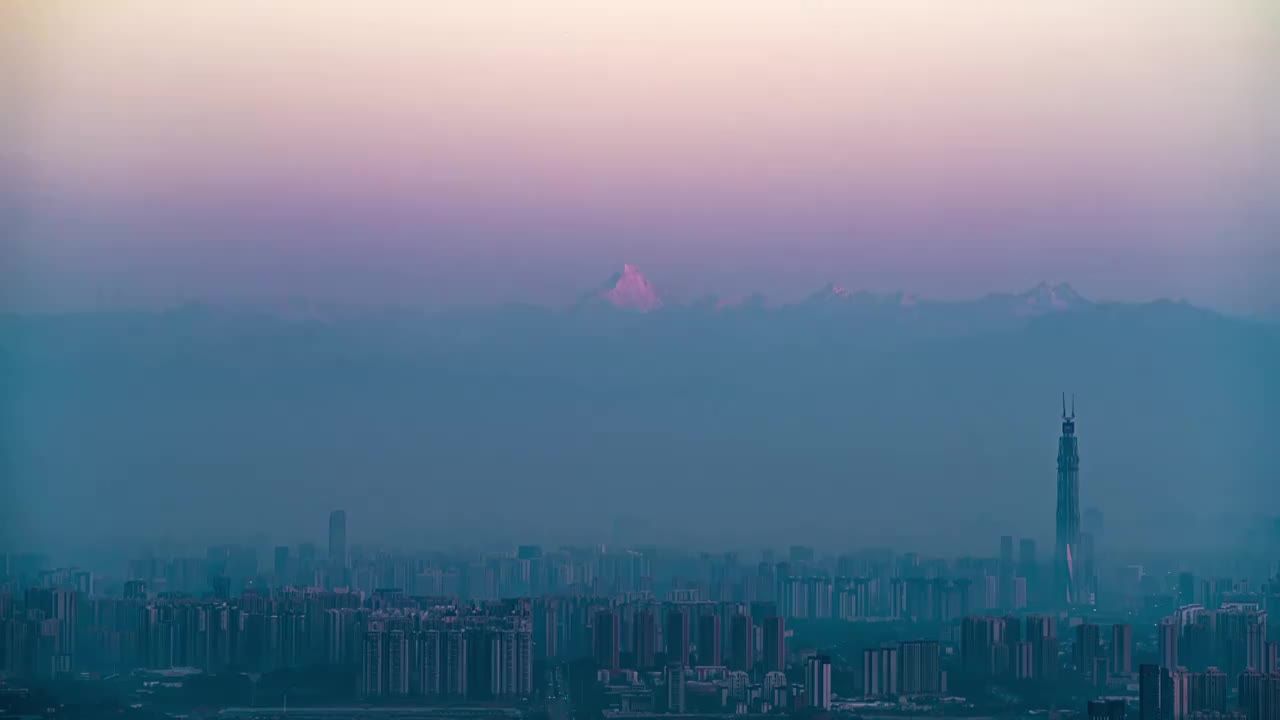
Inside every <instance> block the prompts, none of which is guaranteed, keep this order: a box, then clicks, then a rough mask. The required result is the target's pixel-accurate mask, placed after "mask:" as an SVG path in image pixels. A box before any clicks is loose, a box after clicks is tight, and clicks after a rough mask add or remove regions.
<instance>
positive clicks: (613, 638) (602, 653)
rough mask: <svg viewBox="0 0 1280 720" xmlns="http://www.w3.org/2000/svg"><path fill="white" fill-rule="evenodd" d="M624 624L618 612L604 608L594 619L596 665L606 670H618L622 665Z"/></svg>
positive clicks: (593, 640)
mask: <svg viewBox="0 0 1280 720" xmlns="http://www.w3.org/2000/svg"><path fill="white" fill-rule="evenodd" d="M621 628H622V625H621V622H620V619H619V618H618V613H616V612H613V611H612V610H602V611H600V612H598V613H596V615H595V618H594V619H593V620H592V632H593V638H592V649H593V652H592V655H593V656H594V658H595V661H596V667H598V668H601V669H604V670H617V669H618V668H619V667H620V663H619V656H620V653H621V648H622V644H621V635H622V630H621Z"/></svg>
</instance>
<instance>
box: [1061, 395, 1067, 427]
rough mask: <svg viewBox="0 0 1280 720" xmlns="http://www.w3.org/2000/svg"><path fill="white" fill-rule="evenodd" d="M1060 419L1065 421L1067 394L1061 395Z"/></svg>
mask: <svg viewBox="0 0 1280 720" xmlns="http://www.w3.org/2000/svg"><path fill="white" fill-rule="evenodd" d="M1062 419H1063V420H1066V419H1067V394H1066V393H1065V392H1064V393H1062Z"/></svg>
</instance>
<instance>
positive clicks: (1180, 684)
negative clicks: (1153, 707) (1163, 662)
mask: <svg viewBox="0 0 1280 720" xmlns="http://www.w3.org/2000/svg"><path fill="white" fill-rule="evenodd" d="M1160 673H1161V674H1160V718H1161V720H1184V719H1185V718H1186V716H1187V710H1188V706H1189V705H1190V704H1191V677H1190V674H1189V673H1188V672H1187V671H1186V669H1185V668H1176V669H1174V670H1169V669H1168V668H1161V669H1160Z"/></svg>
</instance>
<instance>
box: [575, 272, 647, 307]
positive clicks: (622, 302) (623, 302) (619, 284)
mask: <svg viewBox="0 0 1280 720" xmlns="http://www.w3.org/2000/svg"><path fill="white" fill-rule="evenodd" d="M586 300H587V301H588V302H591V301H595V302H604V303H606V304H608V305H609V306H610V307H614V308H617V309H619V310H634V311H637V312H649V311H651V310H657V309H658V308H660V307H662V305H663V303H662V298H661V297H660V296H659V295H658V291H657V289H656V288H654V286H653V283H651V282H649V280H648V278H646V277H645V276H644V274H642V273H641V272H640V268H638V267H636V266H635V265H632V264H630V263H627V264H625V265H623V266H622V272H618V273H614V274H613V276H612V277H610V278H609V280H608V281H607V282H605V284H604V285H603V286H602V287H601V288H600V289H599V290H597V291H595V292H594V293H591V294H590V295H588V296H587V298H586Z"/></svg>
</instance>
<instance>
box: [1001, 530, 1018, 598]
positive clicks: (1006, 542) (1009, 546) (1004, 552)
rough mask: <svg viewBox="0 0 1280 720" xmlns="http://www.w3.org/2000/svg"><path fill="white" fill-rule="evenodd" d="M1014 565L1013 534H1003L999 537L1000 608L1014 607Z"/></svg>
mask: <svg viewBox="0 0 1280 720" xmlns="http://www.w3.org/2000/svg"><path fill="white" fill-rule="evenodd" d="M1014 570H1015V568H1014V565H1013V536H1012V535H1003V536H1001V537H1000V567H999V572H1000V608H1001V609H1003V610H1012V609H1014V598H1013V596H1014V584H1013V578H1014Z"/></svg>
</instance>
